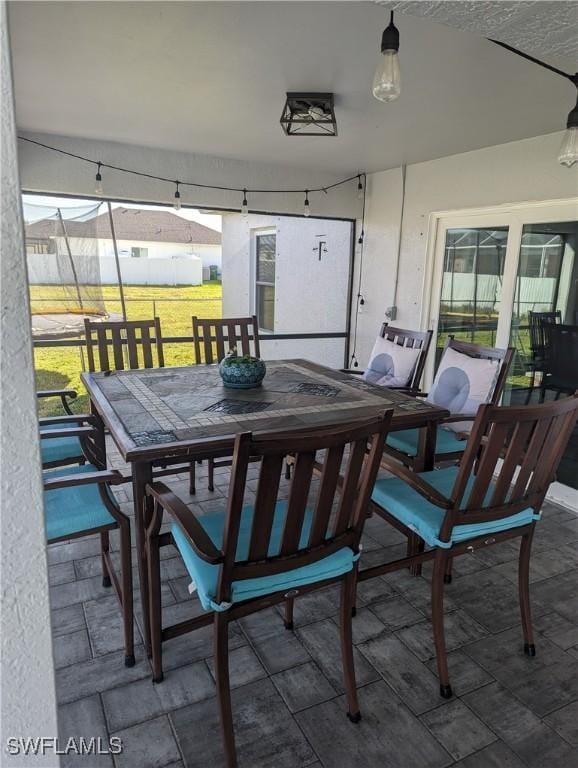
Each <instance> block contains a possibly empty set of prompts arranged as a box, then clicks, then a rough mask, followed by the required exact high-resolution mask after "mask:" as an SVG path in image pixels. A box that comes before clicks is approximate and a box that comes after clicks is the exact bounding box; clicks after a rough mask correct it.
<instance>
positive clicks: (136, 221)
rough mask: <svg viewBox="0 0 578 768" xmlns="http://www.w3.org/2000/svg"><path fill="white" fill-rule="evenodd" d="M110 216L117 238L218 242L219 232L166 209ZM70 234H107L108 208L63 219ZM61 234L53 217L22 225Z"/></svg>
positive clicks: (33, 233) (29, 231)
mask: <svg viewBox="0 0 578 768" xmlns="http://www.w3.org/2000/svg"><path fill="white" fill-rule="evenodd" d="M112 220H113V222H114V230H115V234H116V239H117V240H140V241H144V242H150V243H154V242H157V243H191V244H195V245H220V244H221V233H220V232H217V230H215V229H211V228H210V227H205V226H204V225H203V224H199V223H198V222H196V221H189V220H188V219H183V218H182V216H177V215H176V214H174V213H170V212H169V211H155V210H150V209H147V208H124V207H119V208H114V209H113V211H112ZM65 227H66V232H67V234H68V235H69V236H70V237H87V238H95V237H96V238H102V239H106V238H110V237H111V232H110V223H109V220H108V212H105V213H101V214H100V216H97V217H96V218H94V219H90V220H88V221H74V220H68V221H65ZM58 234H61V231H60V226H59V224H58V222H57V221H55V220H54V219H42V220H40V221H37V222H35V223H34V224H30V225H28V226H27V227H26V235H27V236H28V237H50V236H54V235H58Z"/></svg>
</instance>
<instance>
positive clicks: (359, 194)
mask: <svg viewBox="0 0 578 768" xmlns="http://www.w3.org/2000/svg"><path fill="white" fill-rule="evenodd" d="M357 199H358V200H363V184H362V183H361V182H359V184H358V186H357Z"/></svg>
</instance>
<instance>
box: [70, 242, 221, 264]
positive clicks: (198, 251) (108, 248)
mask: <svg viewBox="0 0 578 768" xmlns="http://www.w3.org/2000/svg"><path fill="white" fill-rule="evenodd" d="M75 239H78V238H71V244H73V243H74V240H75ZM71 247H72V248H73V250H74V246H73V245H71ZM117 247H118V255H119V258H132V257H131V248H133V247H139V248H147V249H148V256H147V258H149V259H151V258H152V259H174V258H175V257H190V256H196V257H198V258H200V259H201V260H202V262H203V266H204V267H210V266H213V265H217V266H219V267H220V266H221V246H220V245H203V244H197V243H157V242H149V241H145V240H142V241H141V240H117ZM98 252H99V254H100V255H101V256H110V257H114V247H113V244H112V240H102V239H101V240H99V241H98Z"/></svg>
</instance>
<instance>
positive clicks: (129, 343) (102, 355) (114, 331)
mask: <svg viewBox="0 0 578 768" xmlns="http://www.w3.org/2000/svg"><path fill="white" fill-rule="evenodd" d="M84 332H85V338H86V353H87V357H88V370H89V371H90V372H91V373H94V371H123V370H125V368H163V367H164V364H165V359H164V354H163V341H162V334H161V322H160V320H159V318H158V317H155V318H154V319H153V320H131V321H119V322H106V323H95V322H92V321H90V320H88V319H87V318H85V320H84Z"/></svg>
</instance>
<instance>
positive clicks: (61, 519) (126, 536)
mask: <svg viewBox="0 0 578 768" xmlns="http://www.w3.org/2000/svg"><path fill="white" fill-rule="evenodd" d="M123 482H125V479H124V478H123V477H122V475H121V474H120V473H119V472H116V471H106V470H104V471H98V470H97V469H96V467H93V466H91V465H90V464H87V465H85V466H82V467H68V468H66V469H58V470H52V471H49V472H45V473H44V512H45V519H46V536H47V541H48V544H56V543H57V542H61V541H68V540H69V539H77V538H81V537H83V536H92V535H94V534H99V535H100V542H101V557H102V584H103V586H104V587H110V586H113V587H114V590H115V592H116V594H117V597H118V600H119V603H120V607H121V611H122V618H123V630H124V646H125V657H124V663H125V665H126V666H127V667H132V666H134V663H135V658H134V626H133V587H132V566H131V540H130V522H129V519H128V517H127V516H126V515H124V514H123V513H122V512H121V511H120V509H119V507H118V504H117V502H116V500H115V498H114V496H113V494H112V491H111V490H110V486H112V485H118V484H120V483H123ZM115 530H118V531H119V534H120V569H121V573H120V580H119V578H118V576H117V574H116V572H115V570H114V566H113V564H112V560H111V557H110V551H109V550H110V547H109V534H110V532H111V531H115Z"/></svg>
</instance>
